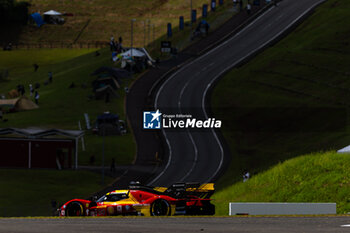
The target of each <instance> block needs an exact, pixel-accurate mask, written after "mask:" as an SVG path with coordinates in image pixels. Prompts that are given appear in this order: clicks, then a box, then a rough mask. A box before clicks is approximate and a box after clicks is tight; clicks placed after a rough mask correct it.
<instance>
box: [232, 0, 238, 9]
mask: <svg viewBox="0 0 350 233" xmlns="http://www.w3.org/2000/svg"><path fill="white" fill-rule="evenodd" d="M232 2H233V9H234V10H235V11H236V8H237V0H232Z"/></svg>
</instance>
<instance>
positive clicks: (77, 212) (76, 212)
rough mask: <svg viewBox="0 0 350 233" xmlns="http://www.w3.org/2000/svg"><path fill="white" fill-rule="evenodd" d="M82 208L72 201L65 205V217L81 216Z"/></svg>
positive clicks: (79, 204)
mask: <svg viewBox="0 0 350 233" xmlns="http://www.w3.org/2000/svg"><path fill="white" fill-rule="evenodd" d="M83 215H84V207H83V204H81V203H80V202H77V201H73V202H71V203H69V204H68V205H67V208H66V216H83Z"/></svg>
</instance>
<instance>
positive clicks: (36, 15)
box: [30, 12, 45, 27]
mask: <svg viewBox="0 0 350 233" xmlns="http://www.w3.org/2000/svg"><path fill="white" fill-rule="evenodd" d="M30 16H31V17H32V18H33V19H34V21H35V23H36V25H38V27H41V25H43V24H45V22H44V20H43V18H42V17H41V15H40V14H39V13H37V12H36V13H33V14H31V15H30Z"/></svg>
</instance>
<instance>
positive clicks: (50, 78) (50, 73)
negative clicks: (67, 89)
mask: <svg viewBox="0 0 350 233" xmlns="http://www.w3.org/2000/svg"><path fill="white" fill-rule="evenodd" d="M48 75H49V82H50V83H52V72H51V71H50V72H49V73H48Z"/></svg>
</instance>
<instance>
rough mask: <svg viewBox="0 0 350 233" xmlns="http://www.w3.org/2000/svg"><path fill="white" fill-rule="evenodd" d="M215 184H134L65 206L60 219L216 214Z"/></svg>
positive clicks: (71, 202)
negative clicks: (151, 185) (158, 185)
mask: <svg viewBox="0 0 350 233" xmlns="http://www.w3.org/2000/svg"><path fill="white" fill-rule="evenodd" d="M213 193H214V184H213V183H206V184H202V185H200V184H199V183H175V184H173V185H171V186H170V187H169V188H165V187H150V186H143V185H140V184H139V183H136V184H132V185H130V186H129V189H126V190H114V191H111V192H108V193H106V194H105V195H103V196H102V197H100V198H98V199H95V200H84V199H73V200H70V201H68V202H67V203H65V204H64V205H62V206H61V207H60V209H59V215H60V216H114V215H141V216H170V215H214V214H215V206H214V205H213V204H212V203H210V200H211V199H210V196H211V195H212V194H213Z"/></svg>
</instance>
